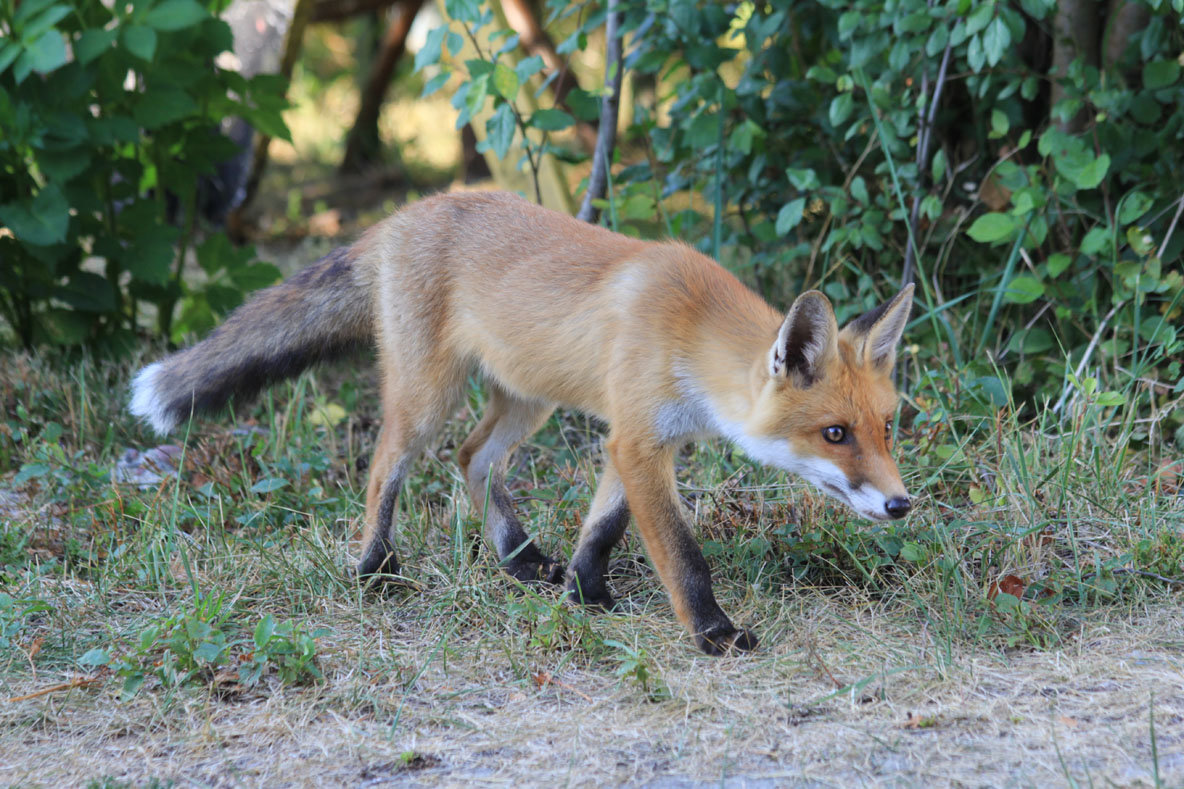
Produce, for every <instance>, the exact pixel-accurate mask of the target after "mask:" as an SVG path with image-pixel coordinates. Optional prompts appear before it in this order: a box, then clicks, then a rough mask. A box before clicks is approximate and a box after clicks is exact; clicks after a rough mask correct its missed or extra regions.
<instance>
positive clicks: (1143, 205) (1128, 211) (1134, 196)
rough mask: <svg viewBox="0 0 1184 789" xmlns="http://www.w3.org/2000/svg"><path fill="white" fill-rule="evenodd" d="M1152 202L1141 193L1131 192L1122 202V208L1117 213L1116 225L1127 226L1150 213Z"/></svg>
mask: <svg viewBox="0 0 1184 789" xmlns="http://www.w3.org/2000/svg"><path fill="white" fill-rule="evenodd" d="M1154 202H1155V201H1154V200H1152V199H1151V198H1150V197H1148V196H1147V195H1146V194H1144V193H1143V192H1131V193H1130V194H1128V195H1127V196H1126V197H1124V198H1123V200H1122V208H1121V209H1119V211H1118V223H1119V224H1120V225H1129V224H1130V223H1131V222H1134V221H1135V220H1136V219H1138V218H1139V217H1141V216H1143V214H1145V213H1147V212H1148V211H1150V210H1151V206H1152V204H1153V203H1154Z"/></svg>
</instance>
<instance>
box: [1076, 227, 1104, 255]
mask: <svg viewBox="0 0 1184 789" xmlns="http://www.w3.org/2000/svg"><path fill="white" fill-rule="evenodd" d="M1109 244H1110V228H1108V227H1101V226H1099V227H1095V228H1092V229H1091V230H1090V231H1089V232H1088V233H1086V234H1085V238H1083V239H1081V249H1080V252H1081V254H1083V255H1088V256H1091V257H1092V256H1093V255H1096V254H1098V253H1099V252H1101V251H1102V250H1103V249H1105V248H1106V247H1107V246H1108V245H1109Z"/></svg>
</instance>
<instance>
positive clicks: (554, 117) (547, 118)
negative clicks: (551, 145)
mask: <svg viewBox="0 0 1184 789" xmlns="http://www.w3.org/2000/svg"><path fill="white" fill-rule="evenodd" d="M573 123H575V120H574V119H573V118H572V117H571V116H570V115H568V114H567V113H566V112H564V111H563V110H535V113H534V114H533V115H531V116H530V125H531V126H533V127H534V128H536V129H541V130H542V131H559V130H560V129H566V128H567V127H568V126H571V125H572V124H573Z"/></svg>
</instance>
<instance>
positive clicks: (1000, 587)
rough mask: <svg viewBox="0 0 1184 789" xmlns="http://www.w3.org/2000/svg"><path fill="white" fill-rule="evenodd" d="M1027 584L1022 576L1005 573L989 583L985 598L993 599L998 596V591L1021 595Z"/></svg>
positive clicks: (1014, 595)
mask: <svg viewBox="0 0 1184 789" xmlns="http://www.w3.org/2000/svg"><path fill="white" fill-rule="evenodd" d="M1026 587H1027V584H1026V583H1024V581H1023V579H1022V578H1019V577H1017V576H1014V575H1005V576H1003V577H1002V578H1000V579H999V580H998V581H996V582H994V583H992V584H991V588H990V589H988V590H987V599H988V600H994V599H995V598H996V597H998V596H999V593H1000V592H1002V593H1003V594H1009V595H1011V596H1012V597H1023V594H1024V589H1025V588H1026Z"/></svg>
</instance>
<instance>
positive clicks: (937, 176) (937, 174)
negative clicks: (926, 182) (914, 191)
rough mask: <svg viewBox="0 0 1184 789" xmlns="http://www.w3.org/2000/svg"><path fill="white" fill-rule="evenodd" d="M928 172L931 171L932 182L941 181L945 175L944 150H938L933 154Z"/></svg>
mask: <svg viewBox="0 0 1184 789" xmlns="http://www.w3.org/2000/svg"><path fill="white" fill-rule="evenodd" d="M930 172H931V173H933V182H934V183H941V180H942V179H943V178H945V176H946V152H945V151H944V150H939V151H938V152H937V153H935V154H933V164H932V165H931V166H930Z"/></svg>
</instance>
